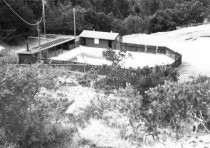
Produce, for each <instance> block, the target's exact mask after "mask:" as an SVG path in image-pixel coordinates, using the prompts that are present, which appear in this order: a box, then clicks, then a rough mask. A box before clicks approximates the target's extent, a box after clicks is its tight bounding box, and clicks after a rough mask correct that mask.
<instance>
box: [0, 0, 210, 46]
mask: <svg viewBox="0 0 210 148" xmlns="http://www.w3.org/2000/svg"><path fill="white" fill-rule="evenodd" d="M7 2H8V3H9V4H10V5H11V6H12V8H13V9H14V10H15V11H16V12H17V13H18V14H20V16H22V17H23V18H24V19H25V20H27V21H28V22H30V23H36V21H37V20H38V19H39V18H40V17H41V11H40V10H41V9H42V6H41V0H34V1H25V0H15V1H14V0H7ZM209 4H210V2H209V0H182V1H180V0H174V1H171V0H85V1H82V0H47V4H46V6H45V7H46V26H47V33H60V34H73V32H74V31H73V28H74V27H73V8H76V23H77V33H78V34H79V33H80V32H81V31H82V30H84V29H89V30H93V29H95V30H99V31H114V32H119V33H120V34H121V35H125V34H131V33H153V32H158V31H167V30H174V29H176V27H177V26H182V25H188V24H192V23H200V22H203V20H204V18H206V17H207V16H208V15H209V6H210V5H209ZM0 6H1V10H0V24H1V25H0V30H1V31H0V40H4V41H6V42H9V43H15V41H17V40H18V39H24V38H26V37H28V36H29V35H36V33H37V30H36V29H37V28H36V26H28V25H27V24H25V23H24V22H23V21H21V20H20V19H19V18H18V17H17V16H15V14H14V13H13V12H12V11H11V10H10V9H9V8H8V7H7V6H6V5H5V3H4V1H0ZM42 26H43V25H42Z"/></svg>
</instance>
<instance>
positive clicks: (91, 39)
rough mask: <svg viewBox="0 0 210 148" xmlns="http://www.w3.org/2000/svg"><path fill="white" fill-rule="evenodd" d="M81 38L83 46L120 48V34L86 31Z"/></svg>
mask: <svg viewBox="0 0 210 148" xmlns="http://www.w3.org/2000/svg"><path fill="white" fill-rule="evenodd" d="M79 37H80V43H81V45H83V46H89V47H98V48H114V49H117V48H120V42H121V37H120V35H119V33H113V32H101V31H91V30H84V31H83V32H82V33H81V34H80V35H79Z"/></svg>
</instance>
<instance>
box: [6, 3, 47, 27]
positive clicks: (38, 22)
mask: <svg viewBox="0 0 210 148" xmlns="http://www.w3.org/2000/svg"><path fill="white" fill-rule="evenodd" d="M4 3H5V4H6V5H7V6H8V7H9V8H10V10H12V12H13V13H14V14H15V15H16V16H17V17H19V19H21V20H22V21H23V22H24V23H26V24H28V25H30V26H37V25H39V24H40V23H41V22H42V19H43V16H41V18H40V20H39V21H37V23H35V24H32V23H29V22H27V21H26V20H24V19H23V18H22V17H21V16H20V15H19V14H18V13H17V12H15V10H14V9H13V8H12V7H11V6H10V5H9V4H8V3H7V2H6V0H4ZM42 3H43V2H42ZM43 5H44V4H43ZM43 11H44V9H43V8H42V15H43V13H44V12H43Z"/></svg>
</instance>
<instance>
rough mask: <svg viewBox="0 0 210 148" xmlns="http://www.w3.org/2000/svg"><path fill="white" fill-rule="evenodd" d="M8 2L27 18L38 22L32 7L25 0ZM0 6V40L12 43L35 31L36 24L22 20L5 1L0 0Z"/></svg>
mask: <svg viewBox="0 0 210 148" xmlns="http://www.w3.org/2000/svg"><path fill="white" fill-rule="evenodd" d="M7 2H8V3H9V4H10V5H11V7H12V8H13V9H14V10H15V11H16V12H17V13H18V14H19V15H20V16H21V17H23V18H24V19H25V20H27V21H28V22H30V23H36V19H35V15H34V14H33V11H32V9H31V8H30V7H29V6H28V5H27V4H26V3H24V1H23V0H15V1H11V0H8V1H7ZM0 7H1V9H0V24H1V25H0V30H1V31H0V40H3V41H5V42H7V43H10V44H11V43H15V42H17V40H18V39H21V38H26V37H27V36H29V35H31V34H33V33H34V32H33V31H34V30H35V29H36V26H35V27H33V26H29V25H27V24H26V23H24V22H23V21H22V20H20V19H19V18H18V17H17V16H16V15H15V14H14V13H13V12H12V11H11V10H10V9H9V8H8V6H6V4H5V3H4V2H3V1H0ZM39 18H40V17H39Z"/></svg>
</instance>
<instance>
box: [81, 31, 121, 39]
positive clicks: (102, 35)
mask: <svg viewBox="0 0 210 148" xmlns="http://www.w3.org/2000/svg"><path fill="white" fill-rule="evenodd" d="M79 36H80V37H83V38H94V39H104V40H115V39H116V38H117V37H118V36H119V33H113V32H101V31H92V30H84V31H83V32H82V33H81V34H80V35H79Z"/></svg>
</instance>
